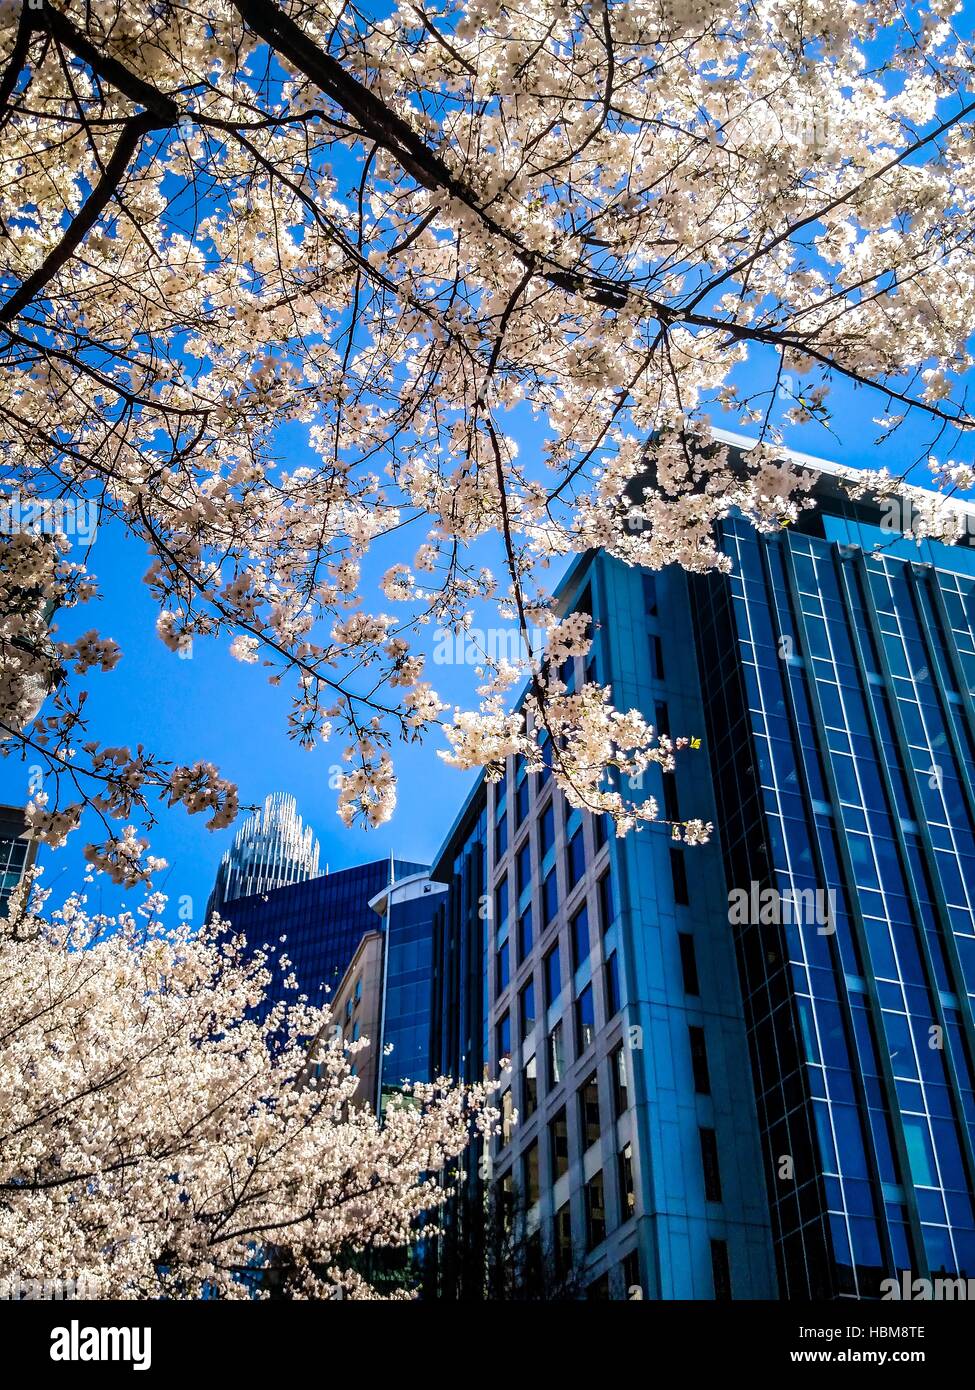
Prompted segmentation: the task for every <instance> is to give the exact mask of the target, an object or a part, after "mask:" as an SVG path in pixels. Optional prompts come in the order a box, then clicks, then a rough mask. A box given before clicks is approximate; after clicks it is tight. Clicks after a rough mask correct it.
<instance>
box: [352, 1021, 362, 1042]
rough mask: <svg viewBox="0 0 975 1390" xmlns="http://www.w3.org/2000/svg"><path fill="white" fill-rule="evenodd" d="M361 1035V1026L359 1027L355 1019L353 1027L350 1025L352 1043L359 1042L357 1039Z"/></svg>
mask: <svg viewBox="0 0 975 1390" xmlns="http://www.w3.org/2000/svg"><path fill="white" fill-rule="evenodd" d="M361 1033H362V1030H361V1026H360V1024H359V1020H358V1019H356V1021H355V1023H353V1025H352V1041H353V1042H358V1041H359V1038H360V1036H361Z"/></svg>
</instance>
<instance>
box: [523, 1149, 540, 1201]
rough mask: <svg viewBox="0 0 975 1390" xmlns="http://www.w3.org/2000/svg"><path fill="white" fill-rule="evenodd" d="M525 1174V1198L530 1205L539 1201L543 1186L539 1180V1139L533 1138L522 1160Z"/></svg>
mask: <svg viewBox="0 0 975 1390" xmlns="http://www.w3.org/2000/svg"><path fill="white" fill-rule="evenodd" d="M522 1163H523V1165H524V1168H523V1172H524V1175H525V1200H526V1202H527V1203H528V1205H529V1206H530V1207H533V1206H534V1205H535V1203H536V1202H537V1201H538V1198H539V1195H540V1193H541V1186H540V1184H539V1180H538V1140H537V1139H533V1140H532V1142H531V1143H530V1144H529V1145H528V1148H527V1149H526V1150H525V1157H524V1158H523V1160H522Z"/></svg>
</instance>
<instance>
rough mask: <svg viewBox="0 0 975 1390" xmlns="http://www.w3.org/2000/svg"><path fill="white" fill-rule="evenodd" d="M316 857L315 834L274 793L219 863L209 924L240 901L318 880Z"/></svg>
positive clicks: (289, 801) (287, 800)
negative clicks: (228, 904) (219, 913)
mask: <svg viewBox="0 0 975 1390" xmlns="http://www.w3.org/2000/svg"><path fill="white" fill-rule="evenodd" d="M318 854H319V850H318V841H317V840H316V839H315V833H314V831H313V830H312V828H311V826H310V825H309V826H305V825H304V824H303V822H302V819H301V816H300V815H299V814H298V805H297V802H296V801H295V799H294V797H293V796H290V795H289V794H288V793H287V792H273V793H272V794H271V795H270V796H269V797H268V798H267V799H266V800H265V802H264V805H263V807H262V808H261V809H260V810H259V811H254V812H252V814H251V815H249V816H248V817H247V819H246V820H245V821H244V823H243V825H242V826H241V827H240V829H239V830H238V831H237V834H236V835H235V836H234V842H233V845H232V846H231V847H230V849H228V850H227V852H226V853H225V854H224V856H223V858H222V859H221V861H220V866H219V868H218V869H217V875H216V879H215V880H214V884H213V889H212V891H211V893H210V898H209V900H208V902H207V910H206V916H207V921H209V920H210V918H211V916H212V915H213V913H214V912H220V911H221V910H222V908H223V906H224V904H225V903H229V902H233V901H234V900H235V899H237V898H247V897H250V895H251V894H252V893H267V892H269V891H270V890H271V889H272V888H282V887H284V886H285V885H286V884H289V883H303V882H305V881H306V880H307V879H313V878H317V877H318V875H319V872H320V871H319V867H318Z"/></svg>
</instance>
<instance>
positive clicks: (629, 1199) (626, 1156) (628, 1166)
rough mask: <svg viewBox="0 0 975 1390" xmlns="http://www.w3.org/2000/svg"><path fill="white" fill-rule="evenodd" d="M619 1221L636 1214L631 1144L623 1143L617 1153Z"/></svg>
mask: <svg viewBox="0 0 975 1390" xmlns="http://www.w3.org/2000/svg"><path fill="white" fill-rule="evenodd" d="M619 1184H620V1221H621V1222H622V1221H629V1219H630V1217H631V1216H634V1215H635V1214H636V1189H635V1188H634V1186H633V1146H632V1144H624V1145H623V1147H622V1149H621V1150H620V1153H619Z"/></svg>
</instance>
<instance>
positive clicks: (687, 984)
mask: <svg viewBox="0 0 975 1390" xmlns="http://www.w3.org/2000/svg"><path fill="white" fill-rule="evenodd" d="M677 940H678V942H679V944H680V968H681V974H682V975H683V977H684V993H685V994H700V993H701V985H700V982H699V981H698V978H697V955H696V953H695V951H694V938H693V936H691V934H690V932H686V931H680V932H678V933H677Z"/></svg>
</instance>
